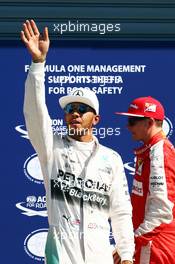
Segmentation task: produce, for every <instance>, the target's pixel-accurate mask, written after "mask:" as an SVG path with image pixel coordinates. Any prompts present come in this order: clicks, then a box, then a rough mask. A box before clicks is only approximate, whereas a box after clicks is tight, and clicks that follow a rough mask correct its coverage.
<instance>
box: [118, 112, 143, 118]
mask: <svg viewBox="0 0 175 264" xmlns="http://www.w3.org/2000/svg"><path fill="white" fill-rule="evenodd" d="M115 114H117V115H125V116H136V117H145V116H144V115H137V114H131V113H127V112H115Z"/></svg>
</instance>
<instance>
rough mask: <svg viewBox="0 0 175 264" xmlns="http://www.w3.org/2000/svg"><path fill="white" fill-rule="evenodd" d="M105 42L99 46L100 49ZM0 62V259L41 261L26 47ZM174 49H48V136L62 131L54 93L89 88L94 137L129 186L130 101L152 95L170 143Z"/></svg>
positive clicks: (39, 185)
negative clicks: (113, 155) (119, 164)
mask: <svg viewBox="0 0 175 264" xmlns="http://www.w3.org/2000/svg"><path fill="white" fill-rule="evenodd" d="M102 46H104V47H102ZM0 58H1V61H0V67H1V97H0V98H1V103H0V107H1V243H2V244H1V249H3V251H2V253H1V262H2V263H14V262H15V263H25V264H32V263H42V262H43V257H44V244H45V240H46V236H47V228H48V222H47V213H46V200H45V191H44V186H43V180H42V174H41V170H40V166H39V162H38V158H37V155H36V153H35V151H34V149H33V148H32V146H31V144H30V142H29V139H28V135H27V131H26V127H25V123H24V117H23V97H24V82H25V79H26V76H27V71H28V69H29V65H30V62H31V58H30V56H29V54H28V53H27V51H26V49H25V47H22V46H21V45H18V43H15V45H14V46H9V47H8V46H1V47H0ZM174 69H175V49H174V48H151V47H149V48H148V47H145V48H144V47H140V48H115V47H114V45H112V47H111V46H107V45H106V43H104V45H102V42H101V45H100V46H98V44H97V43H96V44H95V45H94V44H92V45H86V44H84V45H82V46H81V47H80V45H79V43H77V46H76V45H74V46H73V47H70V46H67V47H64V45H61V46H60V47H57V46H56V45H53V46H51V48H50V51H49V54H48V59H47V63H46V100H47V105H48V109H49V113H50V116H51V118H52V120H53V121H52V126H53V133H61V132H62V133H65V131H66V127H65V123H64V116H63V112H62V110H61V109H60V107H59V105H58V98H59V97H60V96H62V95H64V94H66V93H67V92H69V91H70V90H71V89H75V88H77V87H88V88H89V89H93V90H94V91H95V92H96V93H97V95H98V98H99V100H100V114H101V122H100V124H99V125H98V126H97V128H96V129H94V134H95V135H97V137H98V138H99V141H100V142H101V143H102V144H104V145H106V146H108V147H111V148H113V149H114V150H116V151H118V152H119V153H120V154H121V156H122V159H123V162H124V164H125V169H126V175H127V179H128V183H129V188H130V190H131V185H132V177H133V173H134V155H133V148H135V147H136V146H137V145H138V143H136V142H133V141H132V139H131V136H130V134H129V132H128V130H127V128H126V122H127V118H126V117H123V116H117V115H115V111H126V110H127V108H128V105H129V103H130V102H131V100H132V99H134V98H136V97H140V96H148V95H150V96H153V97H155V98H157V99H158V100H160V101H161V102H162V104H163V105H164V106H165V110H166V119H165V121H164V126H163V128H164V131H165V133H166V134H167V136H168V137H169V138H170V140H171V141H172V142H174V141H175V135H174V128H173V126H174V121H175V99H174V98H175V91H174V76H175V74H174Z"/></svg>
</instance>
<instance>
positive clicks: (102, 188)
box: [21, 20, 134, 264]
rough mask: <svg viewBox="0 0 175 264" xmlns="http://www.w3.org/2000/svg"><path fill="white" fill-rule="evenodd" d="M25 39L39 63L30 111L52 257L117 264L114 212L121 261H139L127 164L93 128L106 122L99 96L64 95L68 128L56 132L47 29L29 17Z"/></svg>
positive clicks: (54, 262)
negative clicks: (49, 98) (49, 99)
mask: <svg viewBox="0 0 175 264" xmlns="http://www.w3.org/2000/svg"><path fill="white" fill-rule="evenodd" d="M21 38H22V40H23V42H24V43H25V45H26V46H27V48H28V50H29V52H30V54H31V55H32V61H33V62H32V65H31V67H30V70H29V73H28V77H27V80H26V87H25V100H24V115H25V121H26V126H27V130H28V133H29V138H30V140H31V143H32V145H33V147H34V148H35V150H36V152H37V154H38V157H39V160H40V164H41V169H42V173H43V177H44V184H45V189H46V197H47V210H48V221H49V231H48V237H47V242H46V248H45V259H46V263H47V264H85V263H86V264H95V263H100V264H112V263H113V257H112V251H111V246H110V243H109V233H110V227H109V222H108V219H109V218H110V219H111V224H112V230H113V234H114V237H115V239H116V241H117V245H116V247H117V251H118V253H119V255H120V257H121V263H122V264H129V263H132V257H133V253H134V236H133V226H132V220H131V216H132V209H131V203H130V197H129V194H128V186H127V181H126V177H125V173H124V169H123V163H122V160H121V157H120V156H119V154H118V153H116V152H114V151H113V150H111V149H109V148H107V147H104V146H102V145H101V144H99V142H98V140H97V138H95V137H94V136H93V133H92V132H93V126H95V125H96V124H97V123H98V122H99V103H98V99H97V97H96V95H95V93H94V92H92V91H91V90H88V89H83V88H80V89H77V90H76V91H75V92H73V93H72V94H68V95H66V96H63V97H61V98H60V100H59V103H60V106H61V108H62V109H63V110H64V112H65V121H66V124H67V128H68V134H67V135H65V136H63V135H62V136H61V135H54V134H53V132H52V127H51V119H50V117H49V114H48V111H47V107H46V104H45V85H44V77H45V74H44V69H45V59H46V55H47V52H48V49H49V36H48V30H47V28H45V29H44V32H43V37H41V35H40V33H39V31H38V28H37V26H36V24H35V22H34V21H33V20H31V21H26V22H25V23H24V24H23V31H21Z"/></svg>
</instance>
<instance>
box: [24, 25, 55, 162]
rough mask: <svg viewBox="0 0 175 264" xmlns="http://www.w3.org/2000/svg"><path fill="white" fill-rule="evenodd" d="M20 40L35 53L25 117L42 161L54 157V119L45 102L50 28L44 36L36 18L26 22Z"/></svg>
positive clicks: (29, 132) (30, 135)
mask: <svg viewBox="0 0 175 264" xmlns="http://www.w3.org/2000/svg"><path fill="white" fill-rule="evenodd" d="M21 39H22V41H23V42H24V43H25V45H26V47H27V49H28V51H29V53H30V54H31V56H32V61H33V62H32V65H31V67H30V70H29V73H28V76H27V80H26V83H25V98H24V116H25V121H26V127H27V131H28V134H29V138H30V140H31V143H32V145H33V147H34V148H35V150H36V152H37V153H38V156H39V158H40V160H42V161H44V162H45V161H47V160H48V159H50V157H51V153H52V145H53V134H52V127H51V120H50V117H49V114H48V111H47V107H46V104H45V85H44V76H45V73H44V64H45V62H44V61H45V59H46V55H47V52H48V49H49V36H48V29H47V28H45V29H44V32H43V36H41V34H40V33H39V30H38V28H37V26H36V24H35V22H34V21H33V20H31V21H28V20H27V21H26V23H24V24H23V31H21Z"/></svg>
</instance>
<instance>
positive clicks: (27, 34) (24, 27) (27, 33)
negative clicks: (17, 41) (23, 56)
mask: <svg viewBox="0 0 175 264" xmlns="http://www.w3.org/2000/svg"><path fill="white" fill-rule="evenodd" d="M23 33H24V36H25V39H26V40H29V39H30V37H31V35H30V32H29V30H28V27H27V24H26V23H24V24H23Z"/></svg>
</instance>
